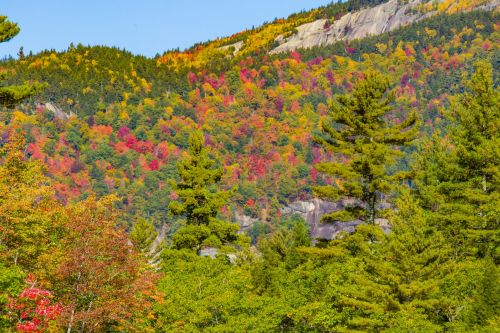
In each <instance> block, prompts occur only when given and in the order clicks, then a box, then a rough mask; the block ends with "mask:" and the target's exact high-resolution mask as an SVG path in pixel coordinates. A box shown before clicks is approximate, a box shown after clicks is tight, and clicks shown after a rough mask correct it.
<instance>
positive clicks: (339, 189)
mask: <svg viewBox="0 0 500 333" xmlns="http://www.w3.org/2000/svg"><path fill="white" fill-rule="evenodd" d="M381 3H385V1H356V0H352V1H347V2H344V3H337V4H333V3H332V4H329V5H326V6H324V7H321V8H318V9H315V10H312V11H308V12H302V13H298V14H294V15H291V16H290V17H288V18H287V19H276V20H275V21H273V22H270V23H265V24H264V25H262V26H261V27H258V28H255V29H252V30H247V31H243V32H240V33H237V34H235V35H233V36H229V37H225V38H220V39H217V40H215V41H210V42H206V43H200V44H197V45H194V46H193V47H192V48H190V49H188V50H185V51H178V50H173V51H168V52H165V53H164V54H162V55H158V56H156V57H154V58H147V57H143V56H136V55H133V54H131V53H129V52H127V51H125V50H119V49H116V48H109V47H106V46H92V47H91V46H83V45H77V46H74V45H71V46H69V47H68V49H67V50H66V51H64V52H56V51H50V50H48V51H44V52H41V53H39V54H29V55H26V54H24V53H23V52H20V54H19V56H18V58H17V59H4V60H3V61H1V62H0V73H1V80H2V81H0V83H1V84H0V102H1V106H2V110H1V112H0V119H1V122H0V132H1V134H2V136H1V138H0V146H1V154H0V156H1V164H0V175H1V178H0V330H3V331H6V332H15V331H16V330H17V331H18V332H62V331H66V332H495V331H496V330H498V326H499V325H500V298H499V296H498V295H500V290H499V288H500V287H499V286H500V285H499V270H498V261H499V255H500V254H499V247H498V241H499V238H498V237H499V227H500V225H499V224H500V219H499V216H500V211H499V208H498V207H499V204H500V194H499V193H500V192H499V179H500V178H499V169H498V168H499V161H500V152H499V150H498V147H500V141H499V140H500V139H499V136H498V133H499V132H500V131H499V125H500V101H499V90H498V87H499V80H500V77H499V69H500V50H499V48H498V45H500V44H499V40H500V25H499V23H498V22H499V12H498V8H497V4H496V3H495V2H494V1H479V0H478V1H462V0H457V1H438V2H427V1H422V2H416V3H417V4H418V5H416V6H415V7H412V8H411V10H412V11H414V12H415V13H417V12H418V15H421V16H422V19H420V16H419V19H418V20H415V22H411V24H406V25H402V26H401V27H399V28H397V29H395V30H392V31H389V32H386V33H383V34H380V35H375V36H367V37H365V38H362V39H352V40H347V39H345V40H341V41H338V42H335V43H330V44H328V45H326V44H321V45H318V46H314V47H311V48H306V49H304V48H298V49H295V50H293V51H287V52H274V51H272V50H275V48H276V47H277V46H278V45H280V43H281V42H282V41H283V40H284V39H286V38H288V37H290V36H294V35H295V34H297V32H298V30H297V29H298V28H299V27H300V26H301V25H303V24H307V23H311V22H315V21H316V20H320V19H321V20H326V23H328V25H327V24H326V23H325V26H324V29H325V31H326V30H327V29H329V27H330V26H331V25H332V24H334V22H336V21H337V20H340V19H341V18H342V17H343V16H344V15H346V14H348V13H355V12H356V11H358V10H360V9H365V8H369V7H375V6H377V5H380V4H381ZM408 3H409V1H400V2H398V5H400V6H404V5H406V4H408ZM412 13H413V12H412ZM428 13H431V14H432V15H426V14H428ZM415 15H416V14H415ZM0 28H1V29H0V36H1V37H2V38H0V42H8V40H9V39H10V38H13V37H14V36H15V35H16V33H17V31H18V29H17V28H16V25H15V24H12V23H10V22H9V21H7V20H6V19H5V18H4V17H2V20H0ZM21 29H22V27H21ZM311 198H321V199H322V200H326V201H332V202H341V203H342V204H341V205H340V206H341V207H338V209H336V210H335V211H331V212H328V214H326V215H324V216H323V218H322V221H323V223H339V221H344V222H348V223H349V222H353V221H356V224H355V225H356V227H355V228H354V227H353V228H352V229H346V230H348V231H349V232H345V233H341V234H340V235H338V237H337V238H336V239H333V240H316V239H311V237H310V230H309V229H310V226H309V225H308V223H307V221H304V220H302V219H301V218H300V217H297V216H289V215H286V214H283V212H284V211H285V210H283V207H286V206H287V205H288V204H290V203H291V202H294V201H297V200H299V201H300V200H308V199H311ZM242 216H243V217H245V218H247V219H248V218H249V219H250V221H252V223H251V224H252V225H251V226H249V230H247V231H245V232H240V227H239V226H238V222H241V220H242ZM381 225H383V226H384V228H381Z"/></svg>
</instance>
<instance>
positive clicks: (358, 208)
mask: <svg viewBox="0 0 500 333" xmlns="http://www.w3.org/2000/svg"><path fill="white" fill-rule="evenodd" d="M393 100H394V93H393V92H390V91H389V81H388V79H387V78H386V77H384V76H382V75H381V74H379V73H376V72H368V73H367V74H366V77H365V78H364V79H360V80H358V82H357V83H356V85H355V87H354V89H353V91H352V93H351V94H349V95H341V96H339V97H338V98H337V103H333V104H332V106H331V110H330V111H329V117H330V118H329V119H328V120H324V121H323V122H322V123H321V129H322V130H323V133H324V134H325V135H324V136H319V137H317V138H316V141H317V142H318V143H320V144H321V145H323V146H324V147H325V148H326V149H328V150H329V151H332V152H334V153H335V154H336V155H337V156H340V155H342V156H345V157H347V158H348V162H347V163H342V162H324V163H320V164H318V165H317V169H318V170H319V171H321V172H324V173H326V174H327V175H329V176H334V177H337V179H339V180H340V181H341V183H340V184H338V185H337V186H335V187H332V186H319V187H315V188H314V191H315V193H316V194H317V195H319V196H320V197H322V198H325V199H330V200H338V199H339V198H340V197H348V198H356V199H357V200H358V202H357V203H354V204H352V205H350V206H348V207H346V208H345V209H343V210H340V211H337V212H334V213H330V214H327V215H325V216H324V217H323V221H331V222H333V221H336V220H341V221H349V220H354V219H361V220H363V221H365V222H367V223H372V224H373V223H374V222H375V219H376V218H379V217H383V216H384V214H383V212H382V211H381V210H380V209H379V208H378V205H379V203H380V201H381V199H382V196H383V195H387V194H390V190H391V188H392V187H393V185H392V184H393V183H394V181H395V180H396V179H397V177H398V176H399V174H394V175H389V174H388V168H389V167H390V166H391V165H393V164H394V163H395V157H397V156H400V155H401V153H400V151H398V150H397V149H396V147H397V146H401V145H405V144H408V143H410V142H411V141H412V140H413V139H414V138H415V135H416V132H417V130H418V126H416V124H417V115H416V113H415V112H412V113H411V114H410V115H408V117H407V118H406V119H405V120H404V121H402V122H401V123H400V124H395V125H392V126H391V124H389V123H388V121H387V120H386V115H387V113H388V112H389V111H391V109H392V108H393V106H392V105H391V103H392V102H393Z"/></svg>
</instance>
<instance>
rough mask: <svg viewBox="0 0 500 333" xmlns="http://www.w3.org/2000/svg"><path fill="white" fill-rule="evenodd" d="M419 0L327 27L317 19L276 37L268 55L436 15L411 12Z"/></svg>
mask: <svg viewBox="0 0 500 333" xmlns="http://www.w3.org/2000/svg"><path fill="white" fill-rule="evenodd" d="M422 2H426V1H422V0H410V1H402V0H389V1H388V2H386V3H383V4H380V5H378V6H375V7H371V8H366V9H362V10H360V11H357V12H353V13H348V14H346V15H344V16H342V17H341V18H340V19H338V20H336V21H335V22H334V23H333V24H332V25H330V26H328V24H327V20H325V19H322V20H316V21H314V22H311V23H307V24H303V25H301V26H299V27H297V33H296V34H294V35H292V36H290V37H288V38H283V36H278V37H277V38H276V41H277V42H278V43H280V45H279V46H278V47H276V48H274V49H273V50H271V52H270V53H279V52H286V51H292V50H296V49H299V48H311V47H314V46H324V45H328V44H333V43H335V42H338V41H340V40H353V39H359V38H363V37H366V36H369V35H379V34H382V33H384V32H388V31H391V30H394V29H397V28H399V27H402V26H405V25H408V24H410V23H413V22H416V21H419V20H422V19H425V18H428V17H430V16H432V15H434V14H436V12H428V13H421V12H418V11H416V10H413V9H414V8H415V7H416V6H417V5H418V4H420V3H422ZM498 3H499V1H498V0H492V1H490V2H488V3H487V4H486V5H482V6H479V7H477V8H476V9H483V10H492V9H495V8H496V7H497V6H498Z"/></svg>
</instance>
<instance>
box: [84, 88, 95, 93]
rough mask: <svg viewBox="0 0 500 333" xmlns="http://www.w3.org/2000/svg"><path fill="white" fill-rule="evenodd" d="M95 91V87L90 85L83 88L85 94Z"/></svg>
mask: <svg viewBox="0 0 500 333" xmlns="http://www.w3.org/2000/svg"><path fill="white" fill-rule="evenodd" d="M93 92H95V90H94V89H92V88H90V87H85V88H83V89H82V93H83V94H84V95H86V94H90V93H93Z"/></svg>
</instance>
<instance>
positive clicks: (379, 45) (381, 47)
mask: <svg viewBox="0 0 500 333" xmlns="http://www.w3.org/2000/svg"><path fill="white" fill-rule="evenodd" d="M375 47H376V48H377V50H378V52H379V53H380V54H384V52H385V51H386V50H387V45H386V44H383V43H377V44H375Z"/></svg>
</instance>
